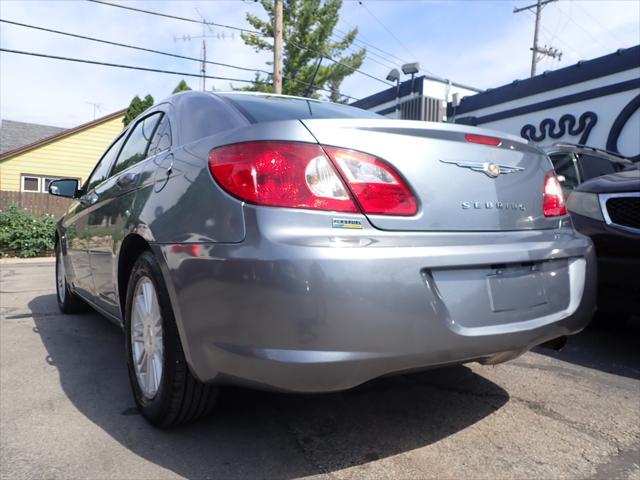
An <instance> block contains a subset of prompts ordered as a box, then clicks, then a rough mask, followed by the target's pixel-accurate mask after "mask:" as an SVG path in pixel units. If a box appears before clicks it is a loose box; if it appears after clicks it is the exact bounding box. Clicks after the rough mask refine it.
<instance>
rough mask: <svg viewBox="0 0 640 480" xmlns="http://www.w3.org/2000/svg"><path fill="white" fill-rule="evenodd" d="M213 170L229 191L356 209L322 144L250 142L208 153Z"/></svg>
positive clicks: (291, 203) (263, 200) (286, 203)
mask: <svg viewBox="0 0 640 480" xmlns="http://www.w3.org/2000/svg"><path fill="white" fill-rule="evenodd" d="M209 169H210V171H211V174H212V175H213V177H214V178H215V179H216V181H217V182H218V183H219V184H220V186H222V188H224V189H225V190H226V191H227V192H229V193H230V194H231V195H233V196H235V197H237V198H239V199H240V200H244V201H246V202H249V203H255V204H257V205H267V206H274V207H290V208H310V209H315V210H333V211H338V212H358V208H357V207H356V205H355V203H354V202H353V200H352V198H351V196H350V195H349V192H348V190H347V189H346V187H345V186H344V183H343V182H342V180H341V179H340V176H339V175H338V174H337V173H336V171H335V169H334V168H333V166H332V165H331V162H330V161H329V159H327V157H326V155H325V153H324V151H323V150H322V148H321V147H320V146H319V145H314V144H308V143H295V142H276V141H263V142H246V143H238V144H234V145H225V146H222V147H218V148H215V149H213V150H212V151H211V152H210V153H209Z"/></svg>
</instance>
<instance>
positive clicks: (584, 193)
mask: <svg viewBox="0 0 640 480" xmlns="http://www.w3.org/2000/svg"><path fill="white" fill-rule="evenodd" d="M567 208H568V209H569V212H570V213H571V218H572V220H573V224H574V226H575V228H576V229H577V230H578V231H579V232H581V233H583V234H585V235H588V236H589V237H591V239H592V240H593V242H594V244H595V247H596V254H597V256H598V280H599V286H598V307H599V308H600V309H601V310H604V311H615V312H619V313H636V314H638V315H640V170H639V169H638V168H630V169H628V170H625V171H622V172H618V173H612V174H610V175H604V176H601V177H597V178H594V179H591V180H588V181H586V182H584V183H582V184H581V185H579V186H578V187H577V188H576V189H575V190H574V191H573V192H572V193H571V195H570V196H569V199H568V202H567Z"/></svg>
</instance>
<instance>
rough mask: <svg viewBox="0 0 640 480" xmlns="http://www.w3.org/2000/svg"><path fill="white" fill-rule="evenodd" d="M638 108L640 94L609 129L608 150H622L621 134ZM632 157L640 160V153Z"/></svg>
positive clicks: (639, 107)
mask: <svg viewBox="0 0 640 480" xmlns="http://www.w3.org/2000/svg"><path fill="white" fill-rule="evenodd" d="M638 109H640V95H637V96H636V97H634V98H632V99H631V101H630V102H629V103H627V105H626V106H625V107H624V108H623V109H622V110H621V111H620V113H619V114H618V116H617V117H616V119H615V120H614V122H613V125H612V126H611V130H610V131H609V137H608V138H607V150H609V151H611V152H615V153H620V150H618V139H619V138H620V134H621V133H622V130H623V129H624V127H625V125H626V124H627V122H628V121H629V119H630V118H631V116H632V115H633V114H634V113H635V112H636V111H637V110H638ZM630 159H631V160H632V161H634V162H640V153H638V155H636V156H635V157H631V158H630Z"/></svg>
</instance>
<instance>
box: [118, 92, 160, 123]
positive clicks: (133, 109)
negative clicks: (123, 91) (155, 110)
mask: <svg viewBox="0 0 640 480" xmlns="http://www.w3.org/2000/svg"><path fill="white" fill-rule="evenodd" d="M151 106H153V97H152V96H151V95H147V96H146V97H144V100H140V97H139V96H138V95H136V96H135V97H133V98H132V99H131V103H130V104H129V108H127V111H126V112H125V114H124V118H123V119H122V123H124V126H125V127H126V126H127V125H129V124H130V123H131V122H132V121H133V120H134V119H135V118H136V117H137V116H138V115H140V114H141V113H142V112H144V111H145V110H146V109H147V108H149V107H151Z"/></svg>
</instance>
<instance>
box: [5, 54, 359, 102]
mask: <svg viewBox="0 0 640 480" xmlns="http://www.w3.org/2000/svg"><path fill="white" fill-rule="evenodd" d="M0 52H7V53H15V54H18V55H28V56H32V57H42V58H49V59H53V60H62V61H68V62H76V63H86V64H90V65H100V66H104V67H115V68H125V69H129V70H141V71H144V72H156V73H167V74H170V75H182V76H186V77H198V78H202V74H199V73H187V72H176V71H174V70H163V69H159V68H150V67H139V66H135V65H122V64H119V63H108V62H99V61H97V60H86V59H81V58H73V57H62V56H58V55H48V54H45V53H37V52H26V51H23V50H11V49H8V48H0ZM205 78H209V79H212V80H228V81H230V82H241V83H253V80H245V79H242V78H230V77H218V76H213V75H205ZM291 81H293V82H297V83H300V84H302V85H306V86H309V85H311V84H310V83H308V82H305V81H302V80H297V79H291ZM266 83H268V82H266ZM314 88H315V89H316V90H322V91H324V92H328V93H331V90H329V89H326V88H319V87H317V86H314ZM342 95H343V96H344V97H347V98H350V99H352V100H359V99H358V98H356V97H352V96H350V95H346V94H342Z"/></svg>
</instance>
